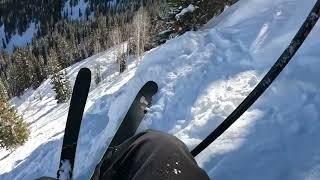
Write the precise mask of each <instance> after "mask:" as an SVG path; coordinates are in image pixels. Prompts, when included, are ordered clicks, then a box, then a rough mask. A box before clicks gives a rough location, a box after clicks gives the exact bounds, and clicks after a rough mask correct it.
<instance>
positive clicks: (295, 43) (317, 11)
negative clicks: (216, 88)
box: [191, 0, 320, 156]
mask: <svg viewBox="0 0 320 180" xmlns="http://www.w3.org/2000/svg"><path fill="white" fill-rule="evenodd" d="M319 16H320V0H317V2H316V4H315V5H314V7H313V9H312V10H311V12H310V14H309V16H308V17H307V19H306V21H305V22H304V23H303V25H302V27H301V28H300V29H299V31H298V33H297V34H296V35H295V37H294V38H293V40H292V41H291V43H290V45H289V46H288V47H287V49H286V50H285V51H284V52H283V53H282V55H281V56H280V58H279V59H278V60H277V62H276V63H275V64H274V65H273V66H272V67H271V69H270V70H269V72H268V73H267V74H266V75H265V76H264V78H263V79H262V80H261V81H260V82H259V84H258V85H257V86H256V87H255V88H254V90H253V91H252V92H251V93H250V94H249V95H248V96H247V97H246V98H245V99H244V100H243V102H242V103H241V104H240V105H239V106H238V107H237V108H236V109H235V110H234V111H233V112H232V113H231V114H230V115H229V116H228V117H227V118H226V119H225V120H224V121H223V122H222V123H221V124H220V125H219V126H218V127H217V128H216V129H215V130H214V131H213V132H212V133H211V134H210V135H209V136H207V137H206V138H205V139H204V140H203V141H202V142H201V143H200V144H199V145H198V146H197V147H195V148H194V149H193V150H192V151H191V154H192V155H193V156H197V155H198V154H199V153H201V152H202V151H203V150H204V149H205V148H207V147H208V146H209V145H210V144H211V143H212V142H213V141H215V140H216V139H217V138H218V137H219V136H220V135H221V134H223V133H224V132H225V131H226V130H227V129H228V128H229V127H230V126H231V125H232V124H233V123H234V122H235V121H237V120H238V119H239V117H240V116H241V115H242V114H243V113H244V112H246V111H247V110H248V109H249V108H250V107H251V106H252V104H253V103H255V102H256V101H257V99H258V98H259V97H260V96H261V95H262V94H263V93H264V92H265V90H266V89H267V88H268V87H269V86H270V85H271V84H272V82H273V81H274V80H275V79H276V78H277V77H278V75H279V74H280V73H281V71H282V70H283V69H284V68H285V67H286V65H287V64H288V63H289V62H290V60H291V59H292V57H293V56H294V55H295V53H296V52H297V51H298V49H299V48H300V47H301V45H302V44H303V42H304V41H305V39H306V38H307V37H308V35H309V33H310V32H311V30H312V29H313V27H314V26H315V24H316V23H317V21H318V19H319Z"/></svg>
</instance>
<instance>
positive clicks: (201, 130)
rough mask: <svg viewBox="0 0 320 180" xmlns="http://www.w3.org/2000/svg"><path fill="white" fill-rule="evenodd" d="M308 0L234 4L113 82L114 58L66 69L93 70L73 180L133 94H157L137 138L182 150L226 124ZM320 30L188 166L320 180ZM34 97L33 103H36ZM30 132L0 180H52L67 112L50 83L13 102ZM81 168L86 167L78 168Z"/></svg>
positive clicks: (225, 174) (217, 175)
mask: <svg viewBox="0 0 320 180" xmlns="http://www.w3.org/2000/svg"><path fill="white" fill-rule="evenodd" d="M314 3H315V0H310V1H308V2H302V1H299V0H274V1H261V0H241V1H239V2H238V3H237V4H235V5H234V6H232V7H230V8H228V9H227V10H226V11H225V12H224V13H223V14H222V15H221V16H219V17H218V18H216V19H214V20H213V21H212V22H210V23H208V24H207V25H206V27H205V28H204V29H202V30H201V31H198V32H189V33H186V34H185V35H183V36H181V37H178V38H175V39H173V40H170V41H168V42H167V43H166V44H164V45H162V46H161V47H158V48H156V49H153V50H151V51H150V52H148V53H147V54H146V55H145V56H144V58H143V61H142V63H141V64H140V65H139V66H138V67H136V66H135V63H134V62H132V63H131V65H130V68H129V70H128V71H126V72H125V73H124V74H122V75H120V76H118V75H117V73H116V67H115V66H116V65H115V62H112V57H113V53H114V51H116V50H117V49H112V50H110V51H108V52H105V53H102V54H99V55H97V56H95V57H91V58H89V59H87V60H86V61H84V62H81V63H78V64H75V65H74V66H72V67H70V68H68V73H69V75H70V76H71V79H74V78H75V75H76V73H77V71H78V70H79V68H80V67H84V66H85V67H91V68H92V67H94V65H95V64H96V63H99V64H101V65H102V67H103V69H102V72H104V73H106V74H105V77H107V79H105V80H104V81H103V82H102V83H101V84H100V85H99V86H98V87H95V86H94V87H93V88H92V90H91V92H90V95H89V99H88V103H87V106H86V112H85V115H84V120H83V126H82V129H81V132H80V144H79V148H78V152H77V157H76V162H78V163H77V164H76V166H75V171H76V172H75V175H76V178H77V179H86V178H87V177H88V176H89V174H90V172H91V171H92V170H93V168H94V166H95V164H96V162H97V160H98V159H99V158H100V157H101V156H102V152H103V151H104V149H105V147H106V146H107V144H108V143H109V142H110V140H111V137H112V135H113V134H114V132H115V129H116V127H117V126H118V125H119V123H120V122H119V120H120V119H121V117H122V116H123V115H124V114H125V113H126V111H127V109H128V108H129V105H130V103H131V101H132V100H133V98H134V97H135V94H136V93H137V91H138V90H139V88H140V87H141V86H142V85H143V84H144V83H145V82H146V81H148V80H153V81H156V82H157V83H158V84H159V88H160V89H159V93H158V94H157V95H156V96H155V98H154V103H153V104H154V105H153V106H152V107H151V109H150V111H149V113H148V115H147V117H146V119H145V121H144V123H143V124H142V125H141V127H140V131H142V130H144V129H146V128H154V129H159V130H162V131H164V132H168V133H171V134H174V135H175V136H177V137H178V138H180V139H181V140H182V141H184V142H185V143H186V144H187V145H188V147H189V148H190V149H192V147H194V146H195V145H196V144H198V143H199V142H200V141H201V139H203V138H204V137H205V136H206V135H207V134H209V132H211V131H212V130H213V129H214V128H215V127H216V126H217V125H218V124H219V123H220V122H222V121H223V119H224V118H226V117H227V116H228V115H229V114H230V113H231V112H232V110H233V109H235V107H236V106H237V105H238V104H240V102H241V101H242V100H243V99H244V98H245V96H246V95H248V94H249V92H250V91H251V90H252V89H253V88H254V86H255V85H256V84H257V83H258V81H259V80H260V79H261V78H262V76H263V75H264V74H265V73H266V71H267V70H268V69H269V68H270V67H271V65H272V64H273V63H274V62H275V60H276V59H277V58H278V57H279V56H280V54H281V53H282V51H283V50H284V49H285V48H286V46H287V45H288V44H289V42H290V40H291V39H292V38H293V36H294V34H295V33H296V32H297V31H298V29H299V27H300V26H301V24H302V23H303V21H304V19H305V18H306V16H307V15H308V13H309V11H310V9H311V8H312V6H313V4H314ZM319 35H320V29H319V24H317V25H316V28H315V29H314V31H313V32H311V34H310V36H309V38H308V39H307V40H306V42H305V44H304V45H303V46H302V47H301V49H300V51H299V52H298V53H297V55H296V56H295V57H294V59H293V61H292V62H291V63H290V64H289V65H288V67H287V68H286V69H285V71H284V72H283V73H282V74H281V75H280V77H279V79H278V80H276V81H275V83H274V84H273V85H272V87H271V88H270V89H269V90H268V91H267V92H266V94H265V95H264V96H263V97H262V98H261V99H259V100H258V101H257V103H256V104H255V105H254V106H253V107H252V108H251V109H250V110H249V111H248V112H246V113H245V114H244V115H243V116H242V117H241V119H240V120H239V121H238V122H237V123H235V124H234V125H233V126H232V127H231V128H230V129H229V130H228V131H227V132H226V133H225V134H224V135H223V136H222V137H221V138H219V139H218V140H217V141H216V142H215V143H213V144H212V145H211V146H210V147H209V148H208V149H207V150H206V151H205V152H203V153H202V154H200V155H199V156H198V157H197V161H198V163H199V164H200V165H201V166H202V167H203V168H204V169H205V170H206V171H207V173H208V174H209V176H210V177H211V178H214V179H224V180H226V179H252V180H255V179H266V180H267V179H287V180H295V179H297V180H298V179H308V180H309V179H319V178H320V173H319V172H320V156H319V153H318V152H319V151H320V144H319V143H317V142H318V141H317V139H319V138H320V132H319V129H320V124H319V120H320V114H319V111H318V107H320V82H319V80H318V78H317V77H319V76H320V71H319V67H320V61H319V60H318V57H319V56H320V51H319V50H318V49H317V48H318V47H319V45H320V44H319V41H318V40H317V39H318V37H319ZM40 92H41V93H42V94H43V96H44V97H43V99H42V101H39V100H38V98H37V97H38V94H39V93H40ZM13 102H14V103H15V104H16V105H17V107H18V109H19V112H21V113H23V114H24V117H25V118H26V120H27V121H28V122H30V123H31V130H32V134H31V136H32V137H31V139H30V140H29V141H28V142H27V144H26V145H24V146H22V147H20V148H18V149H17V150H16V151H14V152H13V153H11V154H9V155H7V154H8V152H5V151H2V152H0V158H1V161H0V167H1V168H0V174H1V175H0V179H33V178H35V177H39V176H42V175H47V176H55V172H56V169H57V168H58V161H59V156H60V150H61V144H62V136H63V129H64V125H65V121H66V117H67V114H66V113H67V108H68V104H63V105H56V103H55V101H54V100H53V92H52V91H51V90H50V85H49V81H46V82H45V83H44V84H42V86H41V87H40V88H39V89H37V90H36V91H32V92H31V91H30V92H29V94H28V93H27V94H26V95H25V97H24V99H23V100H20V101H18V100H13ZM82 162H85V163H82Z"/></svg>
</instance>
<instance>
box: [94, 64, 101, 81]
mask: <svg viewBox="0 0 320 180" xmlns="http://www.w3.org/2000/svg"><path fill="white" fill-rule="evenodd" d="M100 82H101V71H100V65H97V66H96V67H95V83H96V85H98V84H99V83H100Z"/></svg>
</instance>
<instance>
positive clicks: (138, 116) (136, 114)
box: [91, 81, 158, 179]
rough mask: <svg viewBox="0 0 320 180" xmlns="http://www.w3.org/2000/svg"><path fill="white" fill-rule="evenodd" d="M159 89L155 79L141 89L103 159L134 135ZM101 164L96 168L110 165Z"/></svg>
mask: <svg viewBox="0 0 320 180" xmlns="http://www.w3.org/2000/svg"><path fill="white" fill-rule="evenodd" d="M157 91H158V85H157V83H155V82H153V81H149V82H147V83H146V84H145V85H144V86H143V87H142V88H141V89H140V91H139V92H138V94H137V96H136V97H135V99H134V100H133V102H132V104H131V106H130V108H129V110H128V112H127V114H126V116H125V117H124V119H123V120H122V122H121V125H120V126H119V128H118V130H117V132H116V134H115V135H114V137H113V139H112V141H111V143H110V144H109V147H108V148H107V150H106V152H105V153H104V156H103V158H102V160H104V159H107V157H108V155H109V154H110V153H112V152H113V150H114V147H115V146H118V145H120V144H121V143H123V142H124V141H126V140H127V139H129V138H130V137H132V136H134V134H135V133H136V131H137V129H138V127H139V125H140V123H141V121H142V120H143V118H144V116H145V114H146V113H147V111H148V108H149V107H150V106H151V103H152V97H153V95H155V94H156V93H157ZM100 165H101V166H100ZM100 165H99V166H97V168H96V170H99V169H100V168H102V169H106V168H105V166H108V165H107V164H104V163H102V164H100ZM92 178H93V177H92ZM92 178H91V179H92Z"/></svg>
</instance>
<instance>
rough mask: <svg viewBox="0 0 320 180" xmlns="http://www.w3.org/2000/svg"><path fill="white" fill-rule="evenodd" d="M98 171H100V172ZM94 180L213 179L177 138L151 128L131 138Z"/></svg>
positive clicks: (117, 150)
mask: <svg viewBox="0 0 320 180" xmlns="http://www.w3.org/2000/svg"><path fill="white" fill-rule="evenodd" d="M97 170H100V172H98V171H97ZM94 177H95V178H94V179H117V180H121V179H123V180H124V179H133V180H140V179H152V180H160V179H161V180H162V179H174V180H180V179H183V180H186V179H197V180H203V179H206V180H207V179H209V177H208V176H207V174H206V173H205V172H204V171H203V170H202V169H201V168H199V167H198V165H197V163H196V161H195V160H194V158H193V156H192V155H191V154H190V152H189V150H188V149H187V147H186V146H185V145H184V144H183V143H182V142H181V141H180V140H179V139H177V138H176V137H174V136H171V135H168V134H165V133H162V132H159V131H153V130H149V131H146V132H143V133H140V134H138V135H136V136H134V137H132V138H131V139H129V140H127V141H126V142H124V143H123V144H121V145H120V146H118V147H116V148H115V151H114V152H113V154H112V155H110V157H109V158H107V159H105V160H103V162H101V164H99V165H98V166H97V169H96V172H95V176H94Z"/></svg>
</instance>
